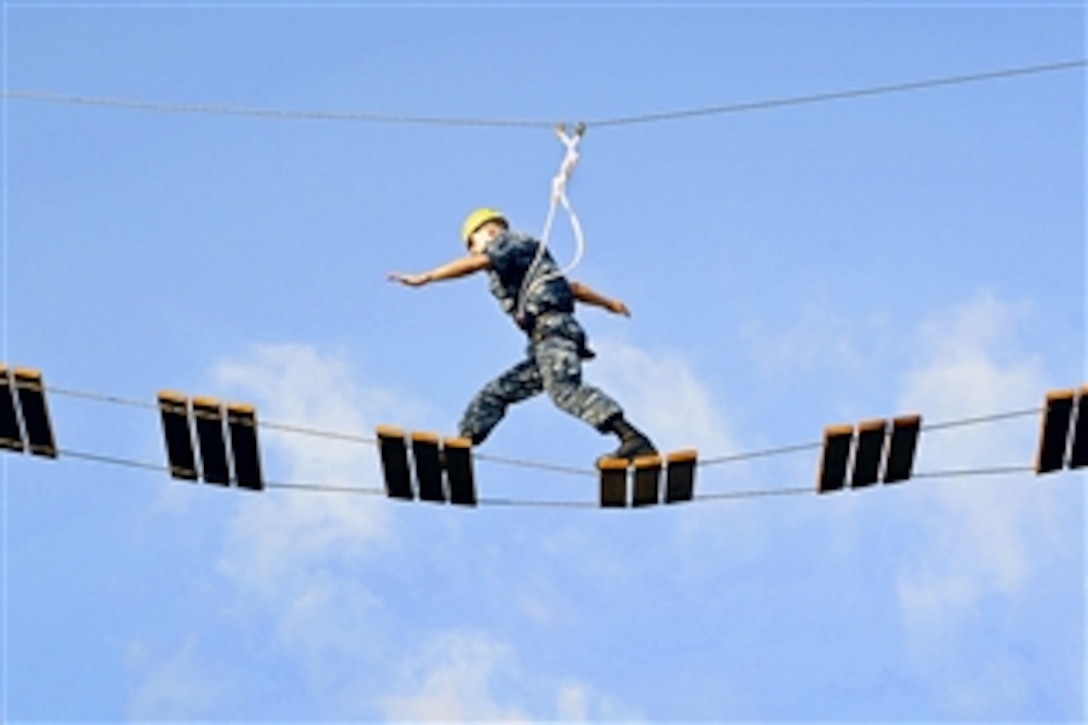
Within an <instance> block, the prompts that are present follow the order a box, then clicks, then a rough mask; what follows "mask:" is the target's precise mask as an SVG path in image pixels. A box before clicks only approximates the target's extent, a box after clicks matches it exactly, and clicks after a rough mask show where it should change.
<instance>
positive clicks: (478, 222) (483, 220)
mask: <svg viewBox="0 0 1088 725" xmlns="http://www.w3.org/2000/svg"><path fill="white" fill-rule="evenodd" d="M493 221H501V222H502V223H503V224H506V217H505V216H504V215H503V213H502V212H501V211H499V210H498V209H489V208H488V207H481V208H479V209H477V210H476V211H474V212H472V213H471V214H469V215H468V217H467V218H466V219H465V223H464V225H462V226H461V240H462V241H464V242H466V243H467V242H468V241H469V239H470V238H471V237H472V234H473V232H475V231H476V230H477V229H479V228H480V227H482V226H483V225H484V224H487V223H488V222H493Z"/></svg>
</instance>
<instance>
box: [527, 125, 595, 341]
mask: <svg viewBox="0 0 1088 725" xmlns="http://www.w3.org/2000/svg"><path fill="white" fill-rule="evenodd" d="M585 132H586V128H585V125H584V124H578V126H576V127H575V129H574V132H573V133H569V134H568V133H567V129H566V126H565V125H560V126H558V127H556V129H555V133H556V135H557V136H558V137H559V140H560V141H561V142H562V143H563V146H564V147H565V148H566V153H565V154H564V155H563V161H562V162H561V163H560V164H559V171H558V172H557V173H556V175H555V176H554V177H553V178H552V193H551V202H550V204H549V205H548V216H547V217H546V218H545V220H544V230H543V231H542V232H541V235H540V245H539V247H538V248H537V250H536V256H535V257H534V258H533V263H532V264H530V265H529V268H528V269H527V270H526V272H525V280H524V281H523V282H522V285H521V291H520V292H519V293H518V306H517V311H516V316H517V319H518V321H519V323H520V322H521V321H522V320H523V319H524V315H525V300H526V298H527V297H528V296H529V293H530V292H531V291H532V290H533V289H535V288H536V287H538V286H540V285H542V284H545V283H546V282H549V281H550V280H553V279H556V278H558V277H562V276H565V275H567V274H569V273H570V272H571V271H572V270H573V269H574V268H575V267H577V266H578V263H579V262H581V261H582V255H583V254H584V253H585V248H586V240H585V235H584V234H583V233H582V224H581V222H579V221H578V215H577V214H575V213H574V208H573V207H572V206H571V204H570V199H568V198H567V184H568V183H569V182H570V177H571V176H572V175H573V174H574V167H575V166H576V165H577V164H578V159H579V154H578V144H579V143H580V142H581V140H582V137H583V136H584V135H585ZM560 206H562V207H563V209H564V210H566V212H567V217H568V218H569V219H570V226H571V229H572V230H573V232H574V241H575V252H574V259H573V260H571V263H570V264H568V265H567V266H566V267H565V268H564V269H562V270H560V271H559V272H555V273H553V274H550V275H547V276H544V277H541V278H540V279H537V280H535V281H531V280H532V279H533V276H534V275H535V273H536V269H537V267H538V266H539V265H540V261H541V260H542V259H543V258H544V251H545V250H546V249H547V248H548V240H549V238H550V237H551V233H552V225H553V223H554V221H555V214H556V211H557V210H558V208H559V207H560Z"/></svg>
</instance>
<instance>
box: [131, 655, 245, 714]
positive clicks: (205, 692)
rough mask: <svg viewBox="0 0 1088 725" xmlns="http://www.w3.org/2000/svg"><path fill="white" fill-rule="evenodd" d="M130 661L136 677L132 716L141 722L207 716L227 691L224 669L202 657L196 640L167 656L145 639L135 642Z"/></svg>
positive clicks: (218, 705) (133, 674) (220, 701)
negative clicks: (144, 641) (155, 650)
mask: <svg viewBox="0 0 1088 725" xmlns="http://www.w3.org/2000/svg"><path fill="white" fill-rule="evenodd" d="M127 664H128V668H129V671H130V672H131V674H132V677H133V678H134V679H135V682H134V684H133V686H132V689H131V691H130V693H129V701H128V717H129V719H131V720H134V721H137V722H146V721H150V720H174V721H183V720H196V719H202V718H206V717H208V716H209V715H211V714H212V713H213V712H215V711H216V710H217V708H219V707H220V706H221V703H222V701H223V700H224V699H225V695H226V693H227V683H226V682H225V681H224V680H223V679H222V673H221V672H214V671H213V668H210V667H209V666H208V663H206V662H201V661H200V660H199V659H198V657H197V654H196V645H195V644H194V643H193V642H187V643H185V644H183V645H182V646H181V647H180V648H179V649H178V650H177V651H176V652H173V653H172V654H169V655H167V656H162V655H161V653H156V652H153V651H152V650H151V648H150V647H149V646H148V645H146V644H144V643H133V644H132V645H130V646H129V651H128V663H127Z"/></svg>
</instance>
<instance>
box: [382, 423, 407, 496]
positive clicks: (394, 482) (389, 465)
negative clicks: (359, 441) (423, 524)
mask: <svg viewBox="0 0 1088 725" xmlns="http://www.w3.org/2000/svg"><path fill="white" fill-rule="evenodd" d="M378 454H379V456H380V457H381V461H382V475H383V477H384V479H385V495H386V496H388V497H389V498H397V499H401V500H403V501H413V500H415V497H416V495H415V490H414V489H413V488H412V474H411V472H410V471H409V469H408V448H407V446H406V445H405V442H404V429H403V428H397V427H396V426H391V425H380V426H378Z"/></svg>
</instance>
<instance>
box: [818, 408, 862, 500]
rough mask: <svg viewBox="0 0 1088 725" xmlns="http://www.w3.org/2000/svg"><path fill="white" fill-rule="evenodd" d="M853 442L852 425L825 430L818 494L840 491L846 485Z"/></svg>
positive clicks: (829, 427) (835, 426)
mask: <svg viewBox="0 0 1088 725" xmlns="http://www.w3.org/2000/svg"><path fill="white" fill-rule="evenodd" d="M853 442H854V426H852V425H833V426H828V427H827V428H825V429H824V451H823V458H822V460H821V462H820V474H819V478H818V479H817V483H816V492H817V493H830V492H832V491H839V490H841V489H842V488H843V487H844V486H845V485H846V473H847V470H848V468H849V465H850V450H851V448H852V447H853Z"/></svg>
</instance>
